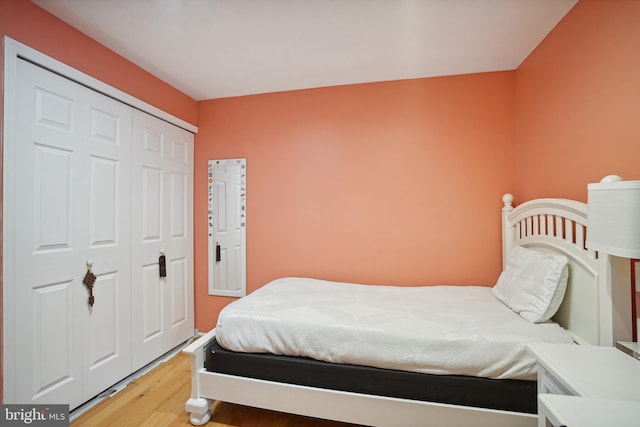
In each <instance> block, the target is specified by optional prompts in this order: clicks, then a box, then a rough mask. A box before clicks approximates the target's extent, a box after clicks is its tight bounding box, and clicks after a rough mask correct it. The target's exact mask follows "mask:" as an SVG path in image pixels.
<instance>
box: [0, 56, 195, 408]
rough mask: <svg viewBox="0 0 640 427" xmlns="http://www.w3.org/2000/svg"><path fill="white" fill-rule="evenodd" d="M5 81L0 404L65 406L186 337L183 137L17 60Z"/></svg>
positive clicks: (186, 157) (187, 216)
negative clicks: (11, 87)
mask: <svg viewBox="0 0 640 427" xmlns="http://www.w3.org/2000/svg"><path fill="white" fill-rule="evenodd" d="M16 76H17V77H16V82H17V86H16V88H15V97H14V98H12V99H11V102H10V103H9V105H8V106H7V105H6V104H5V108H15V112H14V114H13V118H14V121H15V123H13V124H11V125H10V126H11V129H13V132H12V134H10V135H8V138H7V139H6V140H5V155H4V160H5V166H4V168H5V175H4V176H5V182H4V202H3V205H4V206H3V212H4V215H5V218H4V234H5V236H4V239H5V242H4V249H5V250H4V264H3V265H4V272H3V277H4V282H5V283H4V287H3V289H4V308H5V310H4V314H3V321H4V332H5V336H4V344H3V355H4V362H5V363H4V367H5V369H4V372H3V374H4V403H23V404H27V403H68V404H69V405H70V406H71V408H74V407H76V406H78V405H80V404H81V403H83V402H84V401H86V400H88V399H90V398H91V397H93V396H95V395H96V394H98V393H100V392H101V391H103V390H105V389H106V388H108V387H109V386H111V385H112V384H114V383H116V382H117V381H119V380H121V379H123V378H125V377H126V376H128V375H129V374H131V373H132V372H133V371H135V370H136V369H137V368H139V367H141V366H143V365H145V364H147V363H149V362H151V361H152V360H153V359H154V358H156V357H157V356H159V355H161V354H162V353H164V352H166V351H168V350H170V349H171V348H172V347H174V346H175V345H177V344H179V343H181V342H183V341H185V340H187V339H188V338H189V337H191V336H192V335H193V331H194V329H193V328H194V323H193V261H192V258H193V257H192V246H193V245H192V242H193V240H192V214H191V212H192V205H193V203H192V185H193V184H192V164H193V135H192V134H191V133H189V132H187V131H184V130H182V129H179V128H177V127H175V126H173V125H170V124H168V123H166V122H163V121H161V120H159V119H156V118H154V117H151V116H149V115H147V114H145V113H142V112H139V111H138V110H135V109H133V108H132V107H129V106H127V105H125V104H122V103H120V102H118V101H115V100H113V99H111V98H109V97H107V96H104V95H102V94H99V93H97V92H94V91H92V90H90V89H88V88H86V87H84V86H81V85H79V84H76V83H74V82H72V81H70V80H67V79H66V78H63V77H61V76H58V75H56V74H53V73H51V72H49V71H47V70H44V69H42V68H40V67H38V66H36V65H33V64H31V63H29V62H26V61H23V60H18V61H17V70H16ZM162 252H164V256H165V259H166V268H163V271H165V270H166V277H164V278H160V274H159V270H160V268H159V265H158V262H159V260H160V258H159V255H160V253H162ZM89 270H90V273H91V274H90V275H89V276H91V275H93V276H94V277H93V279H94V280H87V281H86V282H87V284H90V283H92V284H93V287H92V288H91V289H90V288H89V287H88V286H87V285H86V284H85V283H83V280H84V279H85V277H87V276H88V274H87V273H88V272H89ZM90 294H92V295H93V298H92V301H91V303H92V304H90V301H89V296H90Z"/></svg>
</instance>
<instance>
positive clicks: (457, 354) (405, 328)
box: [216, 278, 573, 380]
mask: <svg viewBox="0 0 640 427" xmlns="http://www.w3.org/2000/svg"><path fill="white" fill-rule="evenodd" d="M216 339H217V340H218V342H219V343H220V345H222V346H223V347H224V348H226V349H229V350H232V351H240V352H254V353H273V354H281V355H290V356H306V357H310V358H314V359H317V360H323V361H326V362H334V363H350V364H356V365H367V366H374V367H379V368H387V369H397V370H404V371H413V372H424V373H432V374H458V375H471V376H479V377H486V378H512V379H526V380H535V378H536V370H535V360H534V359H533V358H532V357H531V356H529V354H528V352H527V350H526V348H525V345H526V344H527V343H530V342H557V343H572V342H573V341H572V338H571V336H570V334H569V333H568V332H567V331H565V330H564V329H562V328H561V327H560V326H559V325H557V324H555V323H539V324H535V323H531V322H529V321H527V320H524V319H523V318H521V317H520V316H519V315H518V314H516V313H514V312H513V311H511V310H510V309H509V308H508V307H507V306H505V305H504V304H502V303H501V302H500V301H498V300H497V299H496V298H495V297H494V296H493V295H492V294H491V288H489V287H480V286H426V287H397V286H371V285H356V284H348V283H338V282H328V281H322V280H315V279H304V278H284V279H278V280H275V281H273V282H270V283H268V284H266V285H265V286H263V287H262V288H260V289H258V290H256V291H255V292H253V293H251V294H250V295H248V296H246V297H244V298H241V299H239V300H237V301H234V302H233V303H231V304H229V305H228V306H227V307H225V308H224V309H223V310H222V312H221V313H220V316H219V319H218V324H217V327H216Z"/></svg>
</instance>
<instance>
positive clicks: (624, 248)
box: [586, 175, 640, 351]
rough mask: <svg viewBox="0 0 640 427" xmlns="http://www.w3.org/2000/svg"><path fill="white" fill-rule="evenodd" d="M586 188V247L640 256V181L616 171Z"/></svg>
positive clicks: (633, 291)
mask: <svg viewBox="0 0 640 427" xmlns="http://www.w3.org/2000/svg"><path fill="white" fill-rule="evenodd" d="M587 188H588V193H589V194H588V201H587V207H588V216H587V241H586V246H587V248H589V249H593V250H596V251H599V252H603V253H607V254H611V255H615V256H618V257H621V258H631V259H640V181H623V180H622V178H620V177H619V176H617V175H609V176H606V177H604V178H603V179H602V180H601V181H600V182H599V183H596V184H589V185H588V186H587ZM631 271H632V276H631V311H632V319H633V328H632V330H633V340H634V341H636V340H637V319H636V304H635V293H636V290H635V275H634V274H633V268H632V269H631ZM634 344H635V346H636V348H639V347H638V345H637V343H634ZM634 351H635V350H634Z"/></svg>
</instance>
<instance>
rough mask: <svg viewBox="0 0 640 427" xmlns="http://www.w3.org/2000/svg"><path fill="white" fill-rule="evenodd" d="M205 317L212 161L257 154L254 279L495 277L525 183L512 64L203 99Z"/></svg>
mask: <svg viewBox="0 0 640 427" xmlns="http://www.w3.org/2000/svg"><path fill="white" fill-rule="evenodd" d="M198 117H199V132H198V134H197V135H196V144H195V171H194V180H195V189H194V191H195V213H196V214H195V223H194V228H195V286H196V290H195V293H196V326H197V327H198V328H199V329H200V330H209V329H211V328H212V327H213V326H214V325H215V321H216V317H217V313H218V312H219V310H220V308H221V307H223V306H224V305H226V304H227V303H228V302H229V301H231V299H229V298H225V297H213V296H209V295H207V240H206V236H207V222H206V217H207V204H206V202H207V186H206V181H207V160H208V159H223V158H236V157H245V158H246V159H247V287H248V291H249V292H251V291H252V290H254V289H256V288H257V287H259V286H261V285H262V284H264V283H265V282H267V281H269V280H271V279H275V278H277V277H282V276H310V277H316V278H322V279H328V280H338V281H351V282H360V283H372V284H393V285H407V286H414V285H433V284H462V285H493V284H494V283H495V280H496V278H497V276H498V274H499V271H500V268H501V265H500V263H501V260H500V259H501V258H500V250H501V249H500V248H501V246H500V245H501V242H500V209H501V207H502V202H501V197H502V194H503V193H505V192H511V191H514V187H515V168H514V161H513V159H514V156H515V153H514V144H513V141H514V137H515V134H514V120H515V117H514V72H502V73H486V74H476V75H465V76H452V77H442V78H430V79H418V80H406V81H396V82H386V83H374V84H362V85H350V86H340V87H331V88H322V89H312V90H302V91H292V92H282V93H273V94H265V95H255V96H245V97H238V98H227V99H218V100H208V101H202V102H199V111H198Z"/></svg>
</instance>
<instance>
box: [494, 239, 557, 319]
mask: <svg viewBox="0 0 640 427" xmlns="http://www.w3.org/2000/svg"><path fill="white" fill-rule="evenodd" d="M568 278H569V268H568V259H567V257H566V256H564V255H555V254H550V253H544V252H539V251H535V250H533V249H526V248H524V247H522V246H515V247H514V248H513V250H512V251H511V253H510V254H509V257H508V258H507V266H506V268H505V269H504V271H503V272H502V273H501V274H500V277H499V278H498V282H497V283H496V285H495V286H494V287H493V289H492V292H493V295H494V296H495V297H496V298H498V299H499V300H500V301H502V302H503V303H504V304H506V305H507V306H508V307H509V308H511V309H512V310H513V311H515V312H516V313H518V314H519V315H520V316H522V317H523V318H524V319H526V320H528V321H530V322H534V323H540V322H545V321H547V320H549V319H550V318H551V317H552V316H553V315H554V314H556V311H558V308H560V304H562V299H563V298H564V293H565V291H566V289H567V279H568Z"/></svg>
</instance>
